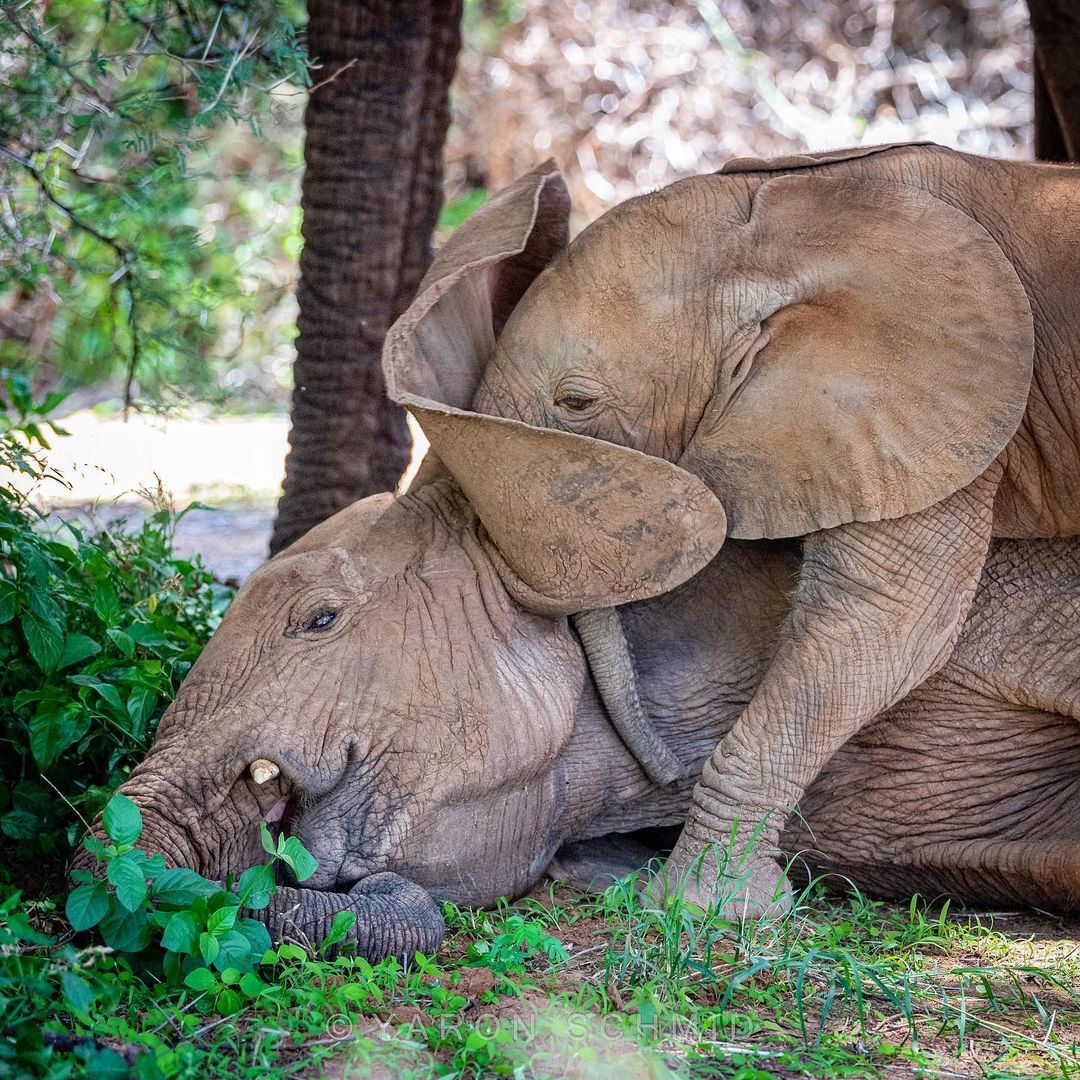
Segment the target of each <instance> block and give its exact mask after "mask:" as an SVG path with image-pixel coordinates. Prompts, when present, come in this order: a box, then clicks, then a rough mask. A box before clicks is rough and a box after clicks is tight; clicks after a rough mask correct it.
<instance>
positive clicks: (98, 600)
mask: <svg viewBox="0 0 1080 1080" xmlns="http://www.w3.org/2000/svg"><path fill="white" fill-rule="evenodd" d="M94 611H95V613H96V614H97V617H98V618H99V619H100V620H101V621H102V622H103V623H104V624H105V625H106V626H115V625H116V623H117V621H118V619H119V617H120V597H119V596H118V595H117V592H116V589H115V588H114V587H113V586H112V585H111V584H110V583H109V582H107V581H103V582H102V583H101V584H100V585H98V587H97V588H96V589H95V590H94Z"/></svg>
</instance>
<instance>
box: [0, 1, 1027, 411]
mask: <svg viewBox="0 0 1080 1080" xmlns="http://www.w3.org/2000/svg"><path fill="white" fill-rule="evenodd" d="M305 18H306V15H305V11H304V5H303V4H302V3H301V2H300V0H246V2H241V0H237V2H233V3H226V2H224V0H14V2H12V0H2V2H0V365H3V366H5V367H7V368H9V369H11V370H15V371H21V372H23V373H25V374H27V375H28V376H29V377H30V378H31V381H32V382H33V384H34V386H35V388H37V389H44V388H49V389H51V388H54V387H61V388H63V389H65V390H72V389H74V390H76V391H77V393H76V394H75V396H74V397H73V399H71V400H72V401H73V402H74V403H76V404H78V403H80V402H83V403H87V402H92V401H96V400H101V399H103V398H110V399H113V400H116V399H121V398H122V397H123V394H124V390H125V384H126V383H127V382H128V376H129V373H130V372H131V371H132V363H133V361H134V362H135V363H134V369H133V370H134V379H133V381H132V383H131V387H130V388H131V390H132V392H133V394H134V396H135V399H136V401H137V402H138V403H140V404H142V405H149V406H151V407H167V406H170V405H174V404H177V403H182V402H190V401H192V400H195V401H201V402H208V403H210V404H212V405H215V406H223V405H224V406H228V407H229V408H231V409H239V410H251V409H256V408H258V409H262V408H268V407H269V408H275V409H284V407H285V405H286V403H287V398H288V393H289V387H290V378H291V362H292V357H293V337H294V333H295V328H294V319H295V303H294V299H293V291H294V286H295V279H296V260H297V255H298V252H299V246H300V235H299V227H300V209H299V179H300V173H301V168H302V110H303V105H304V101H305V87H306V85H308V84H309V83H310V82H311V81H316V82H317V81H318V79H319V78H320V70H319V63H318V58H317V57H313V58H311V62H312V66H311V68H310V70H309V67H308V57H307V55H306V47H305V42H304V36H303V27H304V22H305ZM464 42H465V44H464V49H463V51H462V55H461V58H460V61H459V69H458V75H457V79H456V81H455V85H454V89H453V102H452V104H453V114H454V123H453V126H452V128H451V132H450V138H449V141H448V144H447V148H446V158H447V174H446V175H447V197H448V202H447V206H446V208H445V210H444V213H443V216H442V220H441V222H440V232H439V236H440V237H444V236H445V235H446V234H447V233H448V232H449V231H450V230H451V229H452V228H453V227H455V226H456V225H457V224H459V223H460V221H461V220H463V218H464V217H465V216H467V214H468V213H469V212H471V210H472V209H474V208H475V207H476V206H477V205H479V204H480V202H482V201H483V199H484V197H485V192H486V191H487V190H491V189H496V188H498V187H500V186H502V185H503V184H505V183H507V182H508V181H509V180H511V179H512V178H513V177H514V176H515V175H517V174H519V173H520V172H522V171H524V170H526V169H527V168H530V167H531V166H532V165H534V164H535V163H536V162H537V161H538V160H541V159H542V158H545V157H548V156H554V157H555V158H556V159H557V160H558V161H559V163H560V165H561V166H562V167H563V169H564V170H565V171H566V173H567V177H568V180H569V183H570V187H571V191H572V193H573V196H574V200H575V207H576V224H577V225H579V226H580V225H582V224H584V223H585V222H586V221H588V220H590V219H592V218H593V217H595V216H596V215H597V214H599V213H601V212H602V211H603V210H604V209H606V208H607V207H608V206H610V205H611V204H612V203H614V202H617V201H619V200H620V199H622V198H625V197H626V196H628V195H629V194H631V193H633V192H635V191H639V190H642V189H645V188H650V187H655V186H658V185H661V184H664V183H668V182H670V181H671V180H673V179H676V178H677V177H679V176H683V175H686V174H689V173H694V172H701V171H707V170H710V169H715V168H719V166H720V165H721V164H722V163H723V162H724V161H725V160H727V159H728V158H730V157H733V156H739V155H747V154H754V155H767V154H774V153H783V152H790V151H799V150H805V149H810V150H816V149H823V148H826V147H831V146H839V145H850V144H854V143H860V142H862V143H877V142H888V141H902V140H908V139H919V138H926V139H933V140H936V141H939V142H943V143H947V144H949V145H953V146H959V147H962V148H966V149H970V150H973V151H976V152H980V153H990V154H996V155H1001V156H1014V157H1030V156H1031V140H1032V126H1031V70H1030V51H1031V46H1030V40H1029V36H1028V28H1027V12H1026V9H1025V6H1024V3H1023V0H943V2H937V0H592V2H588V0H466V4H465V25H464Z"/></svg>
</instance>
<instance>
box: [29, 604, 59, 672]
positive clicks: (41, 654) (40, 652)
mask: <svg viewBox="0 0 1080 1080" xmlns="http://www.w3.org/2000/svg"><path fill="white" fill-rule="evenodd" d="M19 625H20V626H21V627H22V632H23V637H24V638H25V639H26V647H27V648H28V649H29V650H30V655H31V657H33V660H34V663H35V664H37V666H38V667H39V668H41V670H42V671H43V672H45V674H46V675H49V674H51V673H52V672H54V671H55V670H56V665H57V664H58V663H59V662H60V656H61V655H62V653H63V651H64V629H63V627H62V626H61V625H60V624H59V623H55V622H47V621H46V620H45V619H43V618H42V617H41V616H40V615H35V614H34V613H33V612H30V611H25V612H23V615H22V618H21V619H20V620H19Z"/></svg>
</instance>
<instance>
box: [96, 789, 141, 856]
mask: <svg viewBox="0 0 1080 1080" xmlns="http://www.w3.org/2000/svg"><path fill="white" fill-rule="evenodd" d="M101 823H102V825H104V826H105V832H106V834H107V835H108V837H109V839H110V840H114V841H116V843H118V844H134V843H135V841H136V840H138V839H139V837H140V836H141V835H142V815H141V814H140V813H139V808H138V807H137V806H136V805H135V804H134V803H133V802H132V801H131V800H130V799H129V798H128V797H127V796H126V795H121V794H120V792H117V793H116V794H115V795H114V796H113V797H112V798H111V799H110V800H109V805H108V806H106V807H105V813H104V814H103V815H102V817H101Z"/></svg>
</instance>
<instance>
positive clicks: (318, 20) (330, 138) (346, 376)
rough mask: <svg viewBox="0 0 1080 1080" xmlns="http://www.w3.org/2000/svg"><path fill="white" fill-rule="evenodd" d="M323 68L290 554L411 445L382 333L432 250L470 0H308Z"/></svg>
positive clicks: (304, 263)
mask: <svg viewBox="0 0 1080 1080" xmlns="http://www.w3.org/2000/svg"><path fill="white" fill-rule="evenodd" d="M309 17H310V22H309V26H308V41H309V46H310V51H311V55H312V57H313V58H315V59H316V60H317V61H318V62H319V63H320V65H321V66H320V67H319V69H318V70H317V71H316V72H315V74H314V78H315V84H316V85H315V89H314V90H313V91H312V93H311V97H310V100H309V103H308V107H307V113H306V116H305V124H306V140H305V147H304V155H305V160H306V172H305V174H304V183H303V194H302V204H303V209H304V225H303V235H304V250H303V254H302V255H301V257H300V286H299V290H298V300H299V305H300V313H299V317H298V320H297V325H298V328H299V340H298V342H297V357H296V367H295V387H296V388H295V390H294V391H293V403H292V430H291V433H290V435H289V443H290V450H289V456H288V459H287V462H286V475H285V484H284V494H283V495H282V498H281V501H280V503H279V504H278V514H277V521H276V522H275V524H274V534H273V537H272V539H271V541H270V551H271V553H274V552H277V551H280V550H281V549H282V548H283V547H285V546H287V545H288V544H289V543H291V542H292V541H293V540H295V539H296V538H297V537H299V536H301V535H302V534H303V533H305V532H307V530H308V529H310V528H312V526H314V525H317V524H318V523H319V522H320V521H322V520H324V519H325V518H327V517H329V516H330V515H331V514H334V513H336V512H337V511H338V510H340V509H342V508H343V507H345V506H347V505H349V503H351V502H353V501H355V500H356V499H359V498H362V497H363V496H365V495H370V494H372V493H374V492H378V491H386V490H392V489H393V487H394V485H395V484H396V482H397V480H398V478H399V476H400V475H401V473H402V470H403V469H404V467H405V465H406V463H407V461H408V456H409V439H408V432H407V429H406V426H405V418H404V414H403V413H402V412H401V410H400V409H398V408H397V407H396V406H393V405H391V404H390V403H389V402H388V401H387V399H386V395H385V393H384V390H383V383H382V373H381V371H380V367H379V354H380V350H381V349H382V342H383V337H384V336H385V334H386V331H387V329H388V328H389V326H390V324H391V323H392V322H393V320H394V319H395V318H396V317H397V316H398V315H399V314H400V313H401V312H402V311H403V310H404V308H405V307H406V306H407V304H408V301H409V300H410V299H411V297H412V295H413V293H414V291H415V289H416V286H417V284H418V283H419V281H420V278H421V277H422V276H423V273H424V270H425V269H426V267H427V264H428V261H429V259H430V247H431V236H432V231H433V229H434V227H435V220H436V218H437V216H438V212H439V207H440V205H441V202H442V152H443V142H444V140H445V137H446V129H447V126H448V125H449V119H450V118H449V105H448V91H449V85H450V80H451V78H452V77H453V73H454V65H455V63H456V60H457V53H458V49H459V46H460V23H461V0H408V2H407V3H402V2H401V0H311V2H310V4H309Z"/></svg>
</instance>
